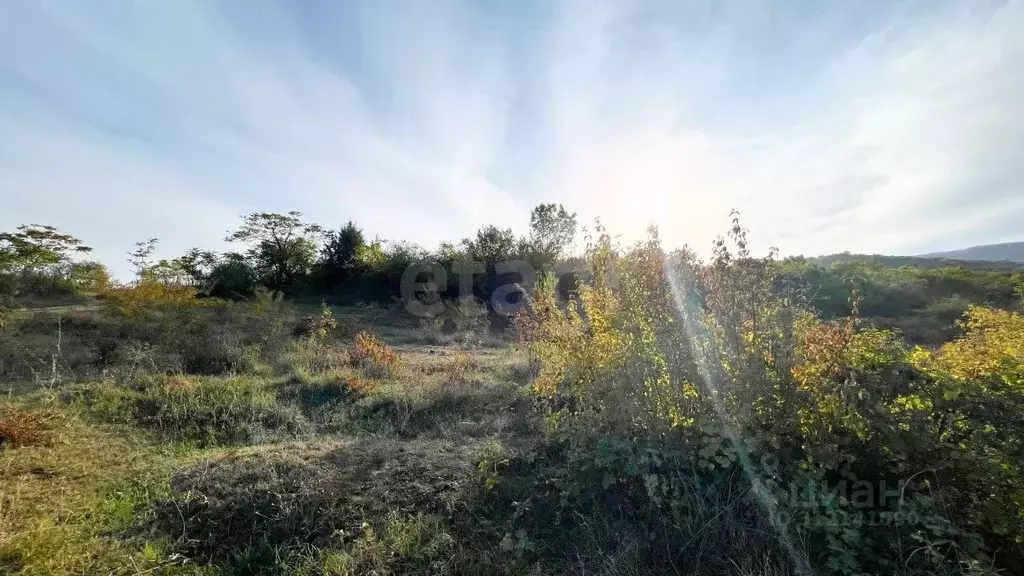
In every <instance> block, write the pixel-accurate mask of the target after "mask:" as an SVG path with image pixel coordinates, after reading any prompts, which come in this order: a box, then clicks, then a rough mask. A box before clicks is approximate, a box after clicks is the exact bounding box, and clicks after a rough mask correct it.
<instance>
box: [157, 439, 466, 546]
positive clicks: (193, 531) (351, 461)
mask: <svg viewBox="0 0 1024 576" xmlns="http://www.w3.org/2000/svg"><path fill="white" fill-rule="evenodd" d="M476 486H477V475H476V470H475V467H474V462H473V455H472V450H471V449H470V448H468V447H452V446H450V445H444V444H442V443H439V442H431V441H415V442H397V441H382V440H360V441H354V442H351V443H345V444H340V445H327V446H323V445H321V446H317V447H310V446H293V447H288V448H284V449H281V450H278V451H251V452H250V453H236V454H233V455H230V456H226V457H222V458H219V459H215V460H206V461H203V462H200V463H198V464H197V465H195V466H193V467H190V468H187V469H184V470H179V471H178V472H176V473H175V474H174V475H173V476H172V478H171V489H172V497H171V498H170V499H169V500H166V501H164V502H161V503H160V504H158V505H157V507H156V520H155V523H156V529H157V530H158V531H160V532H163V533H165V534H166V535H167V536H168V537H170V538H171V539H172V540H176V541H177V547H178V548H179V550H180V552H181V553H183V554H185V555H187V556H189V557H190V558H192V559H193V560H194V561H196V562H200V563H208V562H216V561H218V560H226V559H228V558H230V557H232V556H234V555H236V554H238V553H239V552H240V551H243V550H246V549H249V548H252V547H253V546H260V545H268V544H269V545H271V546H277V545H290V544H299V543H301V544H312V545H314V546H331V545H334V546H337V545H340V544H343V543H344V542H345V541H347V540H349V539H350V538H352V537H355V536H358V535H359V534H360V533H361V532H362V529H363V526H364V523H369V524H371V525H377V524H379V523H382V522H384V520H385V519H386V517H387V516H388V515H389V514H398V515H402V516H415V515H417V514H431V515H437V516H441V517H445V518H451V517H453V516H455V515H456V514H458V513H459V511H460V509H461V508H462V507H463V506H464V505H465V502H466V498H467V497H468V495H469V494H470V493H471V491H472V490H473V489H474V488H475V487H476Z"/></svg>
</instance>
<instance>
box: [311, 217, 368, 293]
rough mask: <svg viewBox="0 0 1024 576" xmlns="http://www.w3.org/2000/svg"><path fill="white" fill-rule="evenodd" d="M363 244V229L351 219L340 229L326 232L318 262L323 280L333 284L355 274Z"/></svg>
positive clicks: (364, 244)
mask: <svg viewBox="0 0 1024 576" xmlns="http://www.w3.org/2000/svg"><path fill="white" fill-rule="evenodd" d="M364 246H366V238H365V237H364V236H363V231H362V230H360V229H359V227H358V226H356V224H355V222H352V221H351V220H350V221H349V222H348V223H347V224H345V226H344V227H342V228H341V229H340V230H336V231H335V230H332V231H330V232H328V233H327V239H326V241H325V242H324V247H323V250H322V252H321V256H320V264H319V265H320V274H321V277H322V279H323V281H324V282H325V283H326V284H328V285H332V286H333V285H337V284H339V283H341V282H344V281H346V280H348V279H350V278H352V277H353V276H355V275H356V274H357V272H356V268H357V265H358V263H359V261H358V256H359V252H360V250H362V249H363V247H364Z"/></svg>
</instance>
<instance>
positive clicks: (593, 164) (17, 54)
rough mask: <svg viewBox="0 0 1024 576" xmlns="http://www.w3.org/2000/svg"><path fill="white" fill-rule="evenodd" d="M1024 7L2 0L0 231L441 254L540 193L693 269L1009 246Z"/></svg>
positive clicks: (1012, 1) (1018, 204)
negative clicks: (734, 247)
mask: <svg viewBox="0 0 1024 576" xmlns="http://www.w3.org/2000/svg"><path fill="white" fill-rule="evenodd" d="M1022 30H1024V1H1022V0H1008V1H987V0H980V1H959V0H957V1H949V2H942V1H938V0H927V1H920V2H915V1H908V2H877V1H869V0H865V1H861V2H819V1H816V0H790V1H777V2H760V1H757V0H735V1H732V2H730V1H721V2H720V1H711V0H706V1H703V0H702V1H697V0H693V1H688V0H663V1H660V0H659V1H652V2H642V1H625V0H622V1H620V0H608V1H600V0H565V1H559V0H547V1H540V0H521V1H516V2H499V1H497V0H487V1H479V2H469V1H464V2H454V1H444V0H422V1H415V2H414V1H409V2H402V1H398V0H392V1H387V2H384V1H380V0H367V1H363V2H360V1H355V0H340V1H333V2H332V1H326V0H306V1H303V0H289V1H285V0H276V1H275V0H173V1H171V0H167V1H160V0H155V1H129V0H118V1H105V0H90V1H89V2H81V1H73V0H66V1H45V0H39V1H33V2H0V199H2V202H3V203H2V206H3V210H2V211H0V229H9V228H13V227H14V226H16V225H18V224H21V223H29V222H31V223H40V224H53V225H56V226H58V227H60V228H61V229H63V230H65V231H68V232H71V233H74V234H76V235H78V236H79V237H81V238H82V239H83V240H85V241H86V242H87V243H89V244H91V245H92V246H94V247H95V248H96V256H97V257H98V258H100V259H102V260H104V261H106V262H108V263H109V264H110V265H112V267H113V268H114V269H115V271H118V272H121V273H123V271H124V270H125V269H126V267H127V265H126V264H124V263H123V256H124V253H125V252H126V251H127V250H129V249H130V248H131V247H132V244H133V242H135V241H136V240H139V239H142V238H146V237H151V236H156V237H159V238H160V239H161V244H160V248H159V250H160V255H161V256H175V255H177V254H179V253H181V252H183V251H184V250H185V249H187V248H188V247H190V246H193V245H199V246H204V247H212V248H219V249H220V248H224V247H225V246H224V244H223V238H224V236H225V235H226V232H227V231H228V229H229V228H233V227H234V225H235V224H236V223H237V222H238V221H239V217H240V216H241V215H242V214H244V213H247V212H251V211H287V210H300V211H302V212H304V213H305V214H306V215H307V217H308V218H309V219H310V220H312V221H316V222H318V223H320V224H323V225H325V226H331V227H335V226H340V225H341V224H343V223H344V222H345V221H346V220H348V219H354V220H356V221H357V222H358V223H360V224H361V225H362V226H363V227H364V228H365V230H366V231H367V232H368V233H369V234H370V235H371V236H372V235H380V236H382V237H386V238H393V239H405V240H409V241H414V242H418V243H420V244H423V245H425V246H428V247H433V246H436V245H437V243H438V242H440V241H443V240H458V239H459V238H461V237H463V236H466V235H469V234H471V233H472V232H473V231H474V230H475V229H476V228H477V227H479V226H480V225H481V224H484V223H493V224H498V225H502V226H509V227H513V228H515V229H517V230H519V231H525V227H526V224H527V222H528V214H529V210H530V209H531V208H532V207H533V206H534V205H536V204H537V203H539V202H542V201H555V202H561V203H564V204H565V205H566V206H567V207H569V208H570V209H573V210H575V211H577V212H578V213H579V214H580V217H581V219H582V220H585V221H589V220H591V219H592V218H593V217H595V216H600V217H601V219H602V221H603V222H604V223H605V225H606V226H607V227H608V228H609V229H611V230H612V231H613V232H616V233H620V234H622V236H623V238H624V239H626V240H631V239H636V238H638V237H640V236H641V235H642V234H643V230H644V229H645V228H646V226H647V225H648V224H650V223H656V224H658V225H659V227H660V231H661V234H662V236H663V237H664V238H665V239H666V241H667V242H669V243H671V244H682V243H689V244H690V245H691V246H693V247H695V248H698V249H700V250H701V251H703V250H704V249H705V248H706V247H708V246H710V242H711V241H712V239H713V238H714V236H715V235H717V234H718V233H719V232H721V231H723V230H724V228H725V226H726V223H727V219H726V216H727V214H728V212H729V210H730V209H731V208H736V209H738V210H740V211H741V213H742V214H743V220H744V223H745V224H746V225H747V226H748V227H749V228H750V229H751V238H752V240H753V245H754V247H755V248H756V249H760V250H764V249H767V247H768V246H769V245H775V246H778V247H779V248H780V249H781V250H782V252H783V254H796V253H805V254H821V253H828V252H834V251H840V250H851V251H856V252H881V253H892V254H913V253H922V252H929V251H935V250H943V249H952V248H959V247H963V246H967V245H973V244H981V243H989V242H1001V241H1011V240H1022V239H1024V234H1022V233H1021V222H1024V113H1022V110H1024V108H1022V104H1021V103H1022V102H1024V34H1022V33H1021V31H1022Z"/></svg>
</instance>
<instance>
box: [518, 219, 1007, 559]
mask: <svg viewBox="0 0 1024 576" xmlns="http://www.w3.org/2000/svg"><path fill="white" fill-rule="evenodd" d="M730 237H731V239H732V240H733V242H734V244H735V247H736V248H735V250H734V251H730V250H729V249H728V248H727V246H726V242H725V241H724V240H720V241H719V242H718V243H717V244H716V247H715V254H714V258H713V259H712V261H711V262H709V263H707V264H705V263H701V262H698V261H696V260H695V258H694V257H693V256H692V254H689V253H686V252H681V253H674V254H666V253H665V252H663V251H662V249H661V246H660V242H659V241H658V238H657V235H656V234H652V236H651V237H650V239H649V240H648V241H647V242H644V243H641V244H638V245H636V246H634V247H632V248H630V249H628V250H625V251H623V250H621V249H619V248H617V247H616V246H614V245H613V244H612V242H611V239H610V238H609V237H608V236H607V235H605V234H600V233H599V236H598V237H597V239H596V241H595V242H594V243H592V245H591V246H590V247H589V248H588V251H587V262H588V264H589V267H590V269H591V281H590V283H589V284H587V285H583V286H581V287H580V289H579V296H578V298H577V299H574V300H573V301H571V302H570V303H569V305H568V306H567V307H563V306H561V305H560V304H559V303H558V301H557V299H556V297H555V293H554V288H553V285H552V284H551V283H548V284H546V285H545V284H542V285H541V287H540V288H539V290H538V293H537V294H536V297H535V298H534V301H533V302H532V306H531V309H530V310H529V311H528V313H527V314H524V315H523V317H521V318H520V319H519V327H520V330H519V333H520V335H521V337H523V338H524V339H525V340H526V342H527V345H528V347H529V349H530V352H531V354H532V356H533V357H534V358H536V359H537V360H538V361H539V365H540V370H539V374H538V376H537V378H536V379H535V381H534V382H533V384H532V388H533V390H534V392H535V393H536V394H537V395H538V396H540V397H542V398H543V399H545V401H546V402H548V403H549V405H550V406H552V410H553V415H552V419H551V424H552V431H553V436H552V440H554V441H555V442H556V443H555V446H556V447H557V449H558V450H559V451H561V450H564V451H565V452H564V454H563V456H561V458H564V459H565V461H566V463H567V464H566V466H564V467H562V468H558V467H555V468H554V473H555V475H556V478H558V480H557V482H558V483H559V485H560V486H561V487H562V496H560V497H559V498H558V499H556V500H555V501H552V502H550V503H549V504H550V506H551V507H552V512H551V513H552V514H555V515H557V516H562V517H564V516H566V515H568V516H573V515H582V516H583V517H584V518H587V519H588V523H589V524H590V525H592V526H593V525H597V524H601V523H607V530H606V532H605V535H606V536H607V537H608V540H607V541H602V542H598V543H597V544H600V545H595V548H597V549H601V547H602V546H603V545H605V544H608V545H613V544H612V543H614V542H615V541H616V540H615V538H614V535H616V534H620V533H621V534H626V533H634V534H636V535H637V536H638V540H637V541H639V542H656V543H658V544H656V545H651V546H650V547H645V548H643V549H642V550H643V552H642V554H641V556H646V558H647V559H646V560H644V561H645V562H646V561H649V562H652V563H653V564H654V565H658V566H665V567H668V566H671V567H672V568H673V569H674V570H679V571H686V570H688V569H691V568H694V566H689V567H686V566H680V565H678V564H675V563H674V562H675V561H673V560H670V559H667V558H665V557H663V556H661V554H660V552H659V551H658V550H661V549H674V550H687V546H688V544H686V543H687V542H688V539H687V537H686V532H687V531H686V530H685V529H684V528H683V527H685V526H689V525H691V524H690V523H689V522H690V520H692V519H693V518H704V519H705V520H708V521H710V519H711V518H712V517H715V516H714V514H712V515H709V516H702V515H701V514H697V513H696V512H695V509H694V506H696V505H697V501H696V500H695V499H694V498H695V497H696V496H698V495H700V498H702V499H703V498H705V497H706V496H707V495H713V494H720V495H721V496H722V497H721V498H718V497H716V498H717V500H716V501H717V502H720V503H721V504H722V505H724V506H725V508H724V509H726V510H728V511H729V513H730V514H732V513H733V512H738V513H741V516H740V517H737V518H736V519H735V523H734V524H733V526H732V528H728V529H726V528H723V533H722V539H721V541H720V542H718V543H717V544H716V545H715V550H716V551H717V553H718V554H720V555H721V554H724V555H726V556H733V557H735V558H746V559H747V560H755V559H756V558H757V557H760V556H762V555H764V554H768V555H772V556H774V557H777V558H782V559H784V562H783V564H784V565H783V566H782V568H785V569H788V570H796V571H798V572H804V571H816V572H824V573H833V574H854V573H860V572H872V573H893V572H897V571H898V572H901V573H921V574H923V573H928V572H948V571H950V570H959V569H960V568H962V567H963V566H985V565H986V563H989V562H991V559H990V557H989V551H990V550H992V549H995V548H1001V549H1003V550H1007V549H1009V550H1016V552H1013V553H1012V554H1019V553H1020V552H1019V551H1020V550H1021V548H1020V542H1021V541H1022V532H1021V531H1022V526H1024V522H1022V521H1021V519H1022V518H1024V512H1022V508H1021V507H1020V503H1021V502H1024V494H1022V493H1021V491H1020V488H1019V487H1018V486H1017V484H1018V483H1017V482H1016V481H1014V480H1011V478H1019V477H1021V475H1022V473H1024V470H1022V469H1021V465H1020V461H1021V460H1020V454H1021V453H1022V452H1021V444H1020V438H1021V437H1022V434H1024V430H1022V429H1021V423H1020V421H1019V418H1018V419H1016V420H1014V419H1013V417H1012V416H1011V414H1019V411H1020V409H1021V408H1022V407H1024V395H1022V394H1021V392H1022V390H1021V382H1022V381H1024V380H1022V376H1021V375H1022V374H1024V372H1022V371H1021V370H1022V367H1024V362H1022V359H1024V353H1022V352H1021V350H1024V347H1021V346H1018V344H1020V342H1024V322H1021V321H1020V320H1019V317H1017V316H1016V315H1014V314H1012V313H1009V312H996V311H987V310H984V309H972V312H971V313H970V314H969V317H968V319H967V321H966V322H965V323H964V329H965V331H966V333H965V336H964V338H963V339H961V340H958V341H956V342H954V343H951V344H949V345H947V346H946V347H945V348H943V350H941V351H940V352H939V353H938V354H937V355H933V354H932V353H930V352H928V351H926V350H923V349H911V348H909V347H908V346H907V345H906V344H905V343H904V342H902V341H901V340H900V339H899V338H898V337H897V336H896V335H895V334H894V333H892V332H889V331H886V330H878V329H872V328H867V327H863V326H861V323H860V322H859V320H858V318H856V316H854V317H851V318H847V319H844V320H840V321H831V322H826V321H822V320H819V319H817V318H816V317H814V316H813V315H812V314H811V313H810V312H809V311H808V310H806V309H805V308H803V307H802V306H801V305H800V304H798V302H799V298H797V297H795V296H794V295H793V294H789V293H787V292H786V291H785V290H779V288H778V286H779V282H778V276H779V267H778V266H777V263H776V262H775V260H774V258H773V255H769V257H767V258H763V259H757V258H752V257H751V256H750V255H749V253H748V251H747V248H746V236H745V231H744V230H743V229H742V228H740V227H739V225H738V223H735V224H734V227H733V229H732V230H731V232H730ZM856 298H857V297H856V294H854V298H853V301H852V304H853V308H854V310H855V311H856V309H857V305H858V302H857V299H856ZM555 400H558V401H557V402H555ZM925 471H928V472H927V473H925ZM726 479H728V480H726ZM911 479H913V480H914V481H915V482H916V483H915V484H914V485H913V486H912V487H911V488H907V489H905V490H904V491H902V493H901V495H900V497H899V498H888V499H886V498H880V497H877V496H875V495H873V494H868V495H866V496H864V498H862V499H861V500H858V499H857V498H851V495H850V494H849V493H844V492H843V491H842V490H843V489H842V487H843V486H848V484H847V482H851V483H852V482H854V481H860V482H865V483H870V486H872V487H873V488H876V489H877V488H878V487H879V486H880V485H883V484H884V483H886V482H887V483H888V484H889V485H890V486H894V485H896V483H897V482H898V481H900V480H902V481H910V480H911ZM723 491H724V492H723ZM737 491H739V492H743V493H748V494H750V495H751V499H750V500H749V503H747V504H742V505H740V504H739V503H738V501H735V498H733V497H727V496H726V495H727V494H735V493H736V492H737ZM883 492H884V490H883ZM837 493H838V496H835V497H833V498H831V499H829V498H822V497H821V495H822V494H825V495H836V494H837ZM978 494H989V495H992V496H993V500H992V501H991V502H992V503H991V504H989V505H988V506H985V505H984V504H983V503H982V502H981V500H978V499H977V495H978ZM523 497H528V496H526V495H524V494H519V495H517V498H520V500H513V501H522V500H521V498H523ZM730 502H733V503H732V504H731V503H730ZM939 503H944V504H945V506H943V505H940V504H939ZM538 505H539V504H538ZM716 506H717V505H716ZM909 509H913V510H914V512H915V517H914V518H915V520H914V521H913V522H910V521H901V522H891V523H889V524H886V525H884V526H878V525H873V526H870V527H869V526H868V524H867V523H865V521H864V520H865V518H867V517H868V516H867V515H869V514H873V515H874V517H876V518H877V517H879V515H882V517H889V518H891V517H893V515H895V514H906V513H907V510H909ZM720 510H721V509H720ZM783 518H788V519H793V520H795V522H789V523H786V522H784V521H783V520H782V519H783ZM858 521H860V524H857V522H858ZM542 524H543V521H541V520H538V521H537V524H534V525H532V527H531V526H529V525H523V524H520V525H519V526H518V527H517V529H523V530H525V533H524V534H525V537H527V538H531V539H535V537H536V536H537V535H538V534H541V535H543V534H544V533H545V532H544V530H543V529H542V528H540V526H541V525H542ZM766 531H768V533H773V534H775V536H776V537H775V538H774V539H769V540H766V539H764V538H762V537H759V536H757V535H758V534H764V533H765V532H766ZM548 536H551V535H550V534H548ZM983 536H984V538H983ZM559 537H560V538H565V537H567V536H566V534H564V533H562V534H560V535H559ZM1015 540H1016V542H1017V543H1015V542H1014V541H1015ZM563 541H564V540H563ZM752 542H758V543H759V544H757V545H756V546H755V545H752V544H751V543H752ZM794 542H799V543H801V548H800V549H798V548H797V547H796V546H795V545H794V544H793V543H794ZM748 549H749V550H753V551H755V553H756V554H755V556H747V555H746V554H748V553H749V552H748ZM727 550H728V551H730V552H726V551H727ZM923 551H927V553H923ZM548 552H549V553H551V554H554V555H556V556H557V555H558V554H560V551H559V550H557V549H553V550H549V551H548ZM692 552H695V551H692ZM1012 554H1010V555H1009V556H1006V557H1007V558H1012V557H1013V556H1012ZM685 557H696V558H701V557H702V556H701V555H699V554H697V555H696V556H694V554H691V553H690V552H683V551H681V552H680V556H679V558H685ZM1003 562H1007V563H1008V564H1009V565H1012V564H1013V563H1014V562H1015V561H1007V560H1003ZM684 568H686V569H685V570H684ZM702 568H705V569H707V568H708V566H707V565H706V564H702ZM720 569H721V570H727V569H728V566H725V565H722V566H720Z"/></svg>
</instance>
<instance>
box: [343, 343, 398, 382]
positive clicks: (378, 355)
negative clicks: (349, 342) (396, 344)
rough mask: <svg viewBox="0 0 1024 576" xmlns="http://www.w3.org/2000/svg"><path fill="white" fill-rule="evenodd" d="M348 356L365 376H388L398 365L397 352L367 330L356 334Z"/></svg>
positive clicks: (392, 373)
mask: <svg viewBox="0 0 1024 576" xmlns="http://www.w3.org/2000/svg"><path fill="white" fill-rule="evenodd" d="M349 356H350V358H352V362H353V364H355V365H356V366H358V367H359V368H360V369H361V370H362V372H363V374H364V375H365V376H366V377H367V378H390V377H391V376H393V375H394V371H395V369H396V368H397V367H398V353H397V352H395V351H394V349H392V348H391V347H390V346H388V345H387V344H385V343H384V342H382V341H381V340H380V339H379V338H377V337H376V336H374V335H372V334H369V333H367V332H360V333H359V334H356V340H355V344H354V345H353V346H352V352H351V353H350V354H349Z"/></svg>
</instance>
